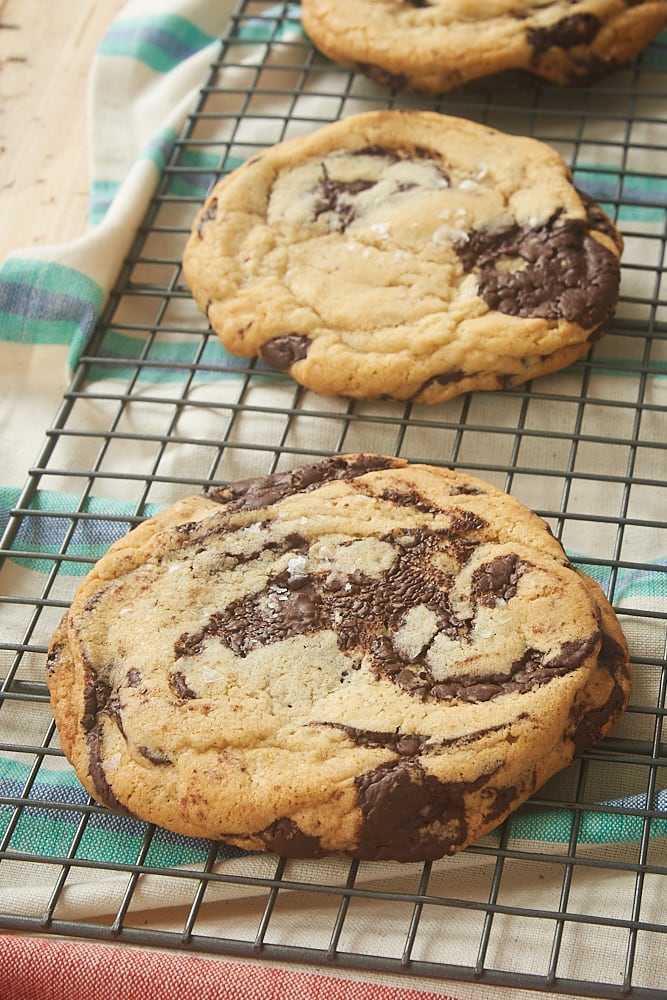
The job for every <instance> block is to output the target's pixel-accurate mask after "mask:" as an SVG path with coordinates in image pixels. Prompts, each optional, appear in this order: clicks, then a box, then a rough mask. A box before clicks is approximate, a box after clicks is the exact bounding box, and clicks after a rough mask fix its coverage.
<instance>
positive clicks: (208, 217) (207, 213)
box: [197, 198, 218, 236]
mask: <svg viewBox="0 0 667 1000" xmlns="http://www.w3.org/2000/svg"><path fill="white" fill-rule="evenodd" d="M217 215H218V199H217V198H211V200H210V202H209V203H208V205H207V206H206V208H205V209H204V211H203V212H202V215H201V218H200V220H199V225H198V226H197V235H198V236H201V234H202V230H203V228H204V226H206V225H207V224H208V223H209V222H212V221H213V220H214V219H215V218H217Z"/></svg>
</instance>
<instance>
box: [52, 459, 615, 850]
mask: <svg viewBox="0 0 667 1000" xmlns="http://www.w3.org/2000/svg"><path fill="white" fill-rule="evenodd" d="M47 681H48V685H49V690H50V694H51V702H52V706H53V711H54V715H55V719H56V722H57V725H58V729H59V732H60V739H61V745H62V748H63V750H64V752H65V754H66V756H67V758H68V759H69V760H70V761H71V763H72V764H73V766H74V768H75V769H76V772H77V774H78V776H79V778H80V780H81V782H82V784H83V785H84V786H85V788H86V789H87V790H88V791H89V793H90V794H91V795H92V796H94V797H95V798H96V799H97V800H98V801H100V802H102V803H105V804H106V805H108V806H109V807H110V808H112V809H115V810H120V811H122V812H127V813H129V814H131V815H133V816H136V817H139V818H141V819H143V820H146V821H149V822H153V823H156V824H158V825H161V826H163V827H167V828H168V829H171V830H174V831H176V832H178V833H181V834H186V835H191V836H197V837H206V838H211V839H213V840H222V841H226V842H228V843H230V844H235V845H237V846H239V847H242V848H248V849H250V850H260V851H261V850H270V851H275V852H277V853H278V854H282V855H287V856H299V857H315V856H319V855H322V854H325V853H329V852H334V853H339V854H343V855H347V856H352V857H358V858H365V859H397V860H404V861H415V860H426V859H432V858H438V857H441V856H444V855H447V854H451V853H453V852H455V851H458V850H461V849H463V848H465V847H466V846H467V845H468V844H470V843H472V842H473V841H474V840H476V839H477V838H479V837H480V836H481V835H482V834H484V833H485V832H487V831H489V830H491V829H493V828H494V827H495V826H496V825H497V824H498V823H500V822H501V821H502V820H503V819H504V818H505V817H506V816H507V815H508V814H509V813H510V812H511V811H513V810H514V809H516V808H517V807H518V806H519V805H520V804H521V803H522V802H524V801H525V800H526V799H527V798H528V797H529V796H530V795H531V794H532V793H533V792H534V791H535V790H536V789H537V788H539V787H540V786H541V785H542V784H544V782H545V781H546V780H547V779H548V778H549V777H550V776H551V775H553V774H554V773H555V772H556V771H558V770H560V769H561V768H564V767H566V766H567V765H568V764H569V763H570V762H571V760H572V759H573V757H574V755H575V754H576V753H578V752H580V751H582V750H584V749H585V748H587V747H589V746H590V745H591V744H593V743H594V742H596V741H597V740H599V739H600V738H601V737H602V736H604V735H605V734H606V733H608V732H609V731H610V729H611V728H612V726H613V725H614V723H615V721H616V720H617V718H618V717H619V715H620V714H621V713H622V711H623V710H624V708H625V706H626V704H627V701H628V698H629V694H630V686H631V679H630V668H629V657H628V649H627V645H626V643H625V639H624V637H623V633H622V631H621V629H620V626H619V624H618V621H617V619H616V616H615V614H614V612H613V610H612V608H611V606H610V605H609V603H608V601H607V600H606V598H605V596H604V595H603V593H602V591H601V590H600V588H599V587H598V586H597V584H595V583H594V582H593V581H592V580H590V579H589V578H588V577H586V576H585V575H583V574H582V573H581V572H580V571H578V570H577V569H575V568H573V566H572V565H571V564H570V562H569V561H568V559H567V557H566V555H565V553H564V552H563V549H562V547H561V546H560V544H559V543H558V541H557V540H556V539H555V538H554V537H553V535H552V534H551V532H550V531H549V530H548V528H547V526H546V525H545V523H544V522H543V521H542V520H541V519H540V518H539V517H537V516H536V515H535V514H533V513H532V512H530V511H529V510H528V509H527V508H525V507H524V506H523V505H522V504H520V503H519V502H518V501H517V500H516V499H514V498H512V497H510V496H509V495H507V494H505V493H503V492H502V491H501V490H500V489H498V488H496V487H494V486H493V485H491V484H489V483H485V482H483V481H482V480H479V479H476V478H473V477H470V476H468V475H465V474H463V473H459V472H452V471H449V470H447V469H443V468H438V467H433V466H426V465H410V464H407V463H405V462H403V461H401V460H398V459H392V458H388V457H385V456H379V455H359V454H355V455H346V456H338V457H333V458H329V459H324V460H322V461H321V462H318V463H315V464H313V465H310V466H304V467H301V468H299V469H294V470H290V471H286V472H281V473H277V474H275V475H273V476H268V477H262V478H260V479H253V480H247V481H244V482H240V483H237V484H233V485H230V486H228V487H223V488H220V489H215V490H212V491H211V492H210V493H209V494H207V495H204V496H194V497H189V498H186V499H184V500H183V501H181V502H179V503H177V504H175V505H174V506H172V507H170V508H168V509H166V510H164V511H163V512H161V513H160V514H158V515H157V516H156V517H153V518H151V519H149V520H147V521H145V522H144V523H142V524H141V525H139V526H138V527H137V528H135V529H134V530H132V531H131V532H130V533H129V534H128V535H127V536H126V537H125V538H123V539H122V540H120V541H119V542H117V543H116V544H114V545H113V546H112V547H111V548H110V550H109V551H108V553H107V554H106V555H105V556H104V557H103V558H102V559H101V560H100V561H99V562H98V564H97V565H96V566H95V567H94V568H93V570H92V571H91V572H90V573H89V575H88V576H87V577H86V579H85V580H84V581H83V583H82V584H81V586H80V588H79V590H78V592H77V594H76V596H75V597H74V600H73V602H72V605H71V608H70V609H69V610H68V611H67V613H66V614H65V615H64V617H63V620H62V622H61V624H60V626H59V628H58V629H57V631H56V634H55V635H54V637H53V641H52V643H51V645H50V649H49V654H48V663H47Z"/></svg>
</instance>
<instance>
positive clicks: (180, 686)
mask: <svg viewBox="0 0 667 1000" xmlns="http://www.w3.org/2000/svg"><path fill="white" fill-rule="evenodd" d="M169 687H170V688H171V690H172V691H173V693H174V694H175V695H176V697H177V698H179V699H182V700H183V701H187V700H188V699H192V698H196V697H197V693H196V692H195V691H193V690H192V688H191V687H189V686H188V682H187V679H186V676H185V674H184V673H183V671H182V670H174V672H173V673H172V674H171V676H170V677H169Z"/></svg>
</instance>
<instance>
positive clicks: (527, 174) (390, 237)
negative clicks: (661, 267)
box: [183, 111, 622, 403]
mask: <svg viewBox="0 0 667 1000" xmlns="http://www.w3.org/2000/svg"><path fill="white" fill-rule="evenodd" d="M621 247H622V241H621V237H620V235H619V233H618V232H617V230H616V229H615V227H614V226H613V224H612V223H611V221H610V220H609V219H608V218H607V217H606V216H605V215H604V213H603V212H602V211H601V210H600V209H599V208H597V207H596V206H595V205H594V204H592V203H591V201H590V199H588V198H587V197H586V196H585V195H582V194H581V193H579V192H578V191H577V190H576V189H575V187H574V186H573V183H572V178H571V175H570V172H569V170H568V168H567V166H566V164H565V163H564V161H563V160H562V158H561V157H560V156H559V155H558V154H557V153H556V152H555V151H554V150H553V149H551V148H550V147H548V146H546V145H545V144H543V143H541V142H539V141H537V140H534V139H529V138H524V137H517V136H510V135H505V134H503V133H501V132H498V131H496V130H494V129H491V128H487V127H486V126H483V125H479V124H476V123H474V122H470V121H466V120H463V119H459V118H452V117H448V116H445V115H441V114H437V113H435V112H420V111H377V112H368V113H364V114H361V115H357V116H353V117H351V118H347V119H344V120H342V121H338V122H335V123H333V124H330V125H327V126H324V127H322V128H321V129H318V130H316V131H315V132H314V133H311V134H310V135H308V136H304V137H299V138H296V139H291V140H288V141H286V142H284V143H282V144H279V145H277V146H273V147H271V148H269V149H267V150H266V151H265V152H263V153H261V154H259V155H257V156H255V157H254V158H253V159H251V160H249V161H248V162H247V163H246V164H244V165H243V166H242V167H240V168H239V169H238V170H236V171H234V172H233V173H232V174H230V175H228V176H227V177H225V178H223V179H222V180H221V181H220V182H219V183H218V184H217V185H216V186H215V188H214V189H213V190H212V191H211V193H210V195H209V196H208V198H207V199H206V202H205V204H204V206H203V207H202V209H201V211H200V212H199V213H198V215H197V218H196V220H195V222H194V225H193V229H192V233H191V235H190V237H189V239H188V241H187V245H186V248H185V251H184V258H183V267H184V273H185V276H186V279H187V281H188V283H189V285H190V288H191V289H192V293H193V295H194V298H195V299H196V301H197V303H198V304H199V306H200V307H201V308H202V309H203V310H205V312H206V313H207V315H208V318H209V320H210V323H211V325H212V327H213V329H214V330H215V331H216V332H217V333H218V335H219V337H220V339H221V341H222V343H223V344H224V346H225V347H226V348H227V349H228V350H229V351H230V352H231V353H232V354H235V355H242V356H246V357H254V356H259V357H261V358H262V359H263V360H264V361H265V362H267V363H268V364H269V365H271V366H273V367H275V368H277V369H279V370H281V371H284V372H288V373H289V374H290V375H291V376H293V378H294V379H295V380H296V381H297V382H299V383H301V384H302V385H304V386H306V387H308V388H310V389H314V390H316V391H317V392H319V393H322V394H325V395H336V396H347V397H352V398H361V399H371V398H379V397H393V398H396V399H402V400H406V399H410V400H415V401H417V402H424V403H435V402H440V401H442V400H445V399H449V398H451V397H452V396H456V395H458V394H460V393H463V392H467V391H469V390H476V389H499V388H506V387H509V386H515V385H519V384H520V383H523V382H525V381H526V380H528V379H531V378H533V377H534V376H537V375H541V374H545V373H547V372H552V371H556V370H558V369H560V368H563V367H565V366H566V365H569V364H570V363H571V362H573V361H574V360H576V359H577V358H579V357H580V356H581V355H582V354H584V353H585V352H586V351H587V350H588V349H589V347H590V343H591V341H592V340H595V339H596V338H597V337H599V336H601V334H602V333H603V332H604V331H605V329H606V327H607V325H608V323H609V321H610V318H611V316H612V313H613V311H614V307H615V304H616V300H617V295H618V286H619V273H620V265H619V258H620V254H621Z"/></svg>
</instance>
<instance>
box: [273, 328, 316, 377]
mask: <svg viewBox="0 0 667 1000" xmlns="http://www.w3.org/2000/svg"><path fill="white" fill-rule="evenodd" d="M311 343H312V341H311V339H310V337H306V336H305V334H302V333H286V334H284V335H283V336H282V337H274V338H273V339H272V340H267V342H266V343H265V344H262V346H261V348H260V355H261V356H262V359H263V360H264V361H266V363H267V365H271V367H272V368H277V369H278V371H280V372H286V371H289V369H290V368H291V367H292V365H293V364H295V363H296V362H297V361H303V359H304V358H305V357H306V355H307V354H308V348H309V347H310V345H311Z"/></svg>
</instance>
